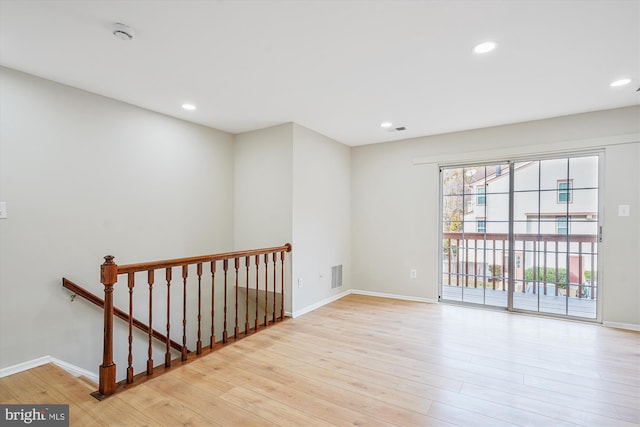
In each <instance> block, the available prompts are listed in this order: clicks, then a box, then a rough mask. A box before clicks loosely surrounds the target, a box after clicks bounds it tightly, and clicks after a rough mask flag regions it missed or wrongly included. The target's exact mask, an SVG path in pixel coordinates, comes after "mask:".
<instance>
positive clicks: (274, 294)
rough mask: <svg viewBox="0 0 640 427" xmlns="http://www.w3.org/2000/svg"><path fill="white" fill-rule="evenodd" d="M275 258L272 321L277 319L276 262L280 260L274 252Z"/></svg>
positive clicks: (273, 256) (272, 255)
mask: <svg viewBox="0 0 640 427" xmlns="http://www.w3.org/2000/svg"><path fill="white" fill-rule="evenodd" d="M271 257H272V258H273V315H272V317H271V319H272V321H273V322H275V321H276V270H277V268H276V263H277V261H278V253H277V252H274V253H272V254H271Z"/></svg>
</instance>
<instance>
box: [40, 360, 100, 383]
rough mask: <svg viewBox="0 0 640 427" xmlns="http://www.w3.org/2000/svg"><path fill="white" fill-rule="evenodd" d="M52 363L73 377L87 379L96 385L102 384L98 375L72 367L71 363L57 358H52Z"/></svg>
mask: <svg viewBox="0 0 640 427" xmlns="http://www.w3.org/2000/svg"><path fill="white" fill-rule="evenodd" d="M51 363H53V364H54V365H57V366H59V367H61V368H62V369H64V370H65V371H67V372H68V373H70V374H71V375H73V376H74V377H87V378H89V379H90V380H91V381H93V382H94V383H96V384H98V383H99V382H100V377H99V376H98V374H94V373H93V372H91V371H87V370H86V369H83V368H81V367H79V366H76V365H72V364H71V363H67V362H65V361H64V360H60V359H56V358H55V357H52V358H51Z"/></svg>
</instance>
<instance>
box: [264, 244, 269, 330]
mask: <svg viewBox="0 0 640 427" xmlns="http://www.w3.org/2000/svg"><path fill="white" fill-rule="evenodd" d="M264 326H265V327H267V326H269V254H264Z"/></svg>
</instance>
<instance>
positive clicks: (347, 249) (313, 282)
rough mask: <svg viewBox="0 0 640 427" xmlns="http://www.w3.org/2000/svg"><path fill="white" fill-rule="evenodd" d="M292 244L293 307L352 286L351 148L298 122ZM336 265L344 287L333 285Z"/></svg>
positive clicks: (310, 304)
mask: <svg viewBox="0 0 640 427" xmlns="http://www.w3.org/2000/svg"><path fill="white" fill-rule="evenodd" d="M293 247H294V263H293V282H294V289H293V312H294V313H296V312H299V311H300V310H304V309H305V308H307V307H310V306H313V305H314V304H316V303H318V302H319V301H324V300H326V299H328V298H331V297H333V296H335V295H337V294H339V293H341V292H344V291H346V290H348V289H350V288H351V150H350V148H349V147H347V146H345V145H343V144H341V143H339V142H336V141H334V140H332V139H330V138H327V137H325V136H323V135H321V134H319V133H317V132H314V131H311V130H309V129H307V128H304V127H302V126H299V125H294V143H293ZM336 265H342V266H343V267H342V269H343V271H342V287H341V288H336V289H331V267H332V266H336ZM298 279H300V282H299V281H298ZM299 283H300V285H299Z"/></svg>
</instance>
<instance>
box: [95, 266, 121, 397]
mask: <svg viewBox="0 0 640 427" xmlns="http://www.w3.org/2000/svg"><path fill="white" fill-rule="evenodd" d="M104 260H105V261H104V263H103V264H102V265H101V266H100V282H101V283H102V284H103V285H104V341H103V347H102V365H100V371H99V372H100V376H99V377H100V379H99V385H98V391H99V393H100V394H102V395H103V396H108V395H110V394H113V393H114V392H115V391H116V364H115V363H113V285H114V284H115V283H116V282H117V281H118V266H117V265H116V263H114V262H113V256H111V255H107V256H105V257H104Z"/></svg>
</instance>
